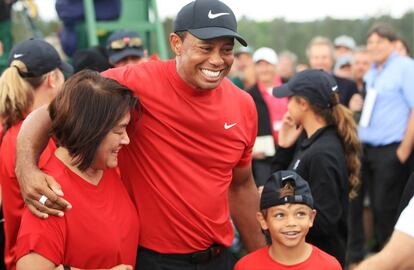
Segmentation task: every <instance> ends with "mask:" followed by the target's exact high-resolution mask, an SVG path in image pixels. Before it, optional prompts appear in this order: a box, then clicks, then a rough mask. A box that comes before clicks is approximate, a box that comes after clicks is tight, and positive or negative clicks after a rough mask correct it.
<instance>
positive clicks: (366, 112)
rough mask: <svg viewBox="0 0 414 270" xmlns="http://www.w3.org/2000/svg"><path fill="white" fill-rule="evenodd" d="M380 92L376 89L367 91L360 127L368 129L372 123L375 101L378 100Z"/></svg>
mask: <svg viewBox="0 0 414 270" xmlns="http://www.w3.org/2000/svg"><path fill="white" fill-rule="evenodd" d="M377 95H378V92H377V91H376V90H375V89H374V88H370V89H368V90H367V95H366V96H365V101H364V106H363V108H362V113H361V118H360V120H359V126H361V127H368V126H369V122H370V121H371V116H372V111H373V110H374V106H375V101H376V99H377Z"/></svg>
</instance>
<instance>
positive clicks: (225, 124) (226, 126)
mask: <svg viewBox="0 0 414 270" xmlns="http://www.w3.org/2000/svg"><path fill="white" fill-rule="evenodd" d="M235 125H237V123H233V124H227V123H224V129H229V128H232V127H234V126H235Z"/></svg>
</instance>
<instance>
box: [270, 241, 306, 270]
mask: <svg viewBox="0 0 414 270" xmlns="http://www.w3.org/2000/svg"><path fill="white" fill-rule="evenodd" d="M311 254H312V246H311V245H310V244H308V243H306V242H305V240H303V242H301V243H299V244H298V245H296V246H294V247H287V246H284V245H282V244H280V243H277V242H273V243H272V245H271V246H270V247H269V256H270V257H271V258H272V259H273V260H275V261H277V262H279V263H281V264H284V265H294V264H299V263H302V262H304V261H306V260H307V259H308V258H309V257H310V256H311Z"/></svg>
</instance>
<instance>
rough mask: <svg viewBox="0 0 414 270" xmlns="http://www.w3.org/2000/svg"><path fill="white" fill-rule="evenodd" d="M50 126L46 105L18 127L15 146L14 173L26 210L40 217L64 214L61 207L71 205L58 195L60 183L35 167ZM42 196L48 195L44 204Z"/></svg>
mask: <svg viewBox="0 0 414 270" xmlns="http://www.w3.org/2000/svg"><path fill="white" fill-rule="evenodd" d="M50 126H51V120H50V117H49V113H48V111H47V108H46V106H44V107H41V108H39V109H37V110H35V111H33V112H32V113H31V114H30V115H29V116H28V117H27V118H26V120H25V121H24V123H23V125H22V127H21V129H20V133H19V135H18V137H17V145H16V176H17V179H18V181H19V184H20V191H21V193H22V196H23V199H24V201H25V203H26V204H27V207H28V208H29V210H30V211H31V212H32V213H33V214H35V215H36V216H38V217H41V218H47V217H48V214H51V215H56V216H63V211H62V210H64V209H67V208H70V207H71V206H70V204H69V203H68V202H67V201H66V200H64V199H63V198H61V197H59V196H62V195H63V193H62V191H61V189H60V186H59V184H58V183H57V182H56V181H55V180H54V179H53V178H52V177H51V176H48V175H46V174H44V173H43V172H42V171H40V169H39V168H38V167H37V163H38V160H39V157H40V154H41V153H42V152H43V150H44V148H45V147H46V145H47V143H48V140H49V135H48V132H49V129H50ZM42 195H45V196H46V197H47V198H48V200H47V201H46V203H45V205H42V204H41V203H40V202H39V198H40V197H41V196H42Z"/></svg>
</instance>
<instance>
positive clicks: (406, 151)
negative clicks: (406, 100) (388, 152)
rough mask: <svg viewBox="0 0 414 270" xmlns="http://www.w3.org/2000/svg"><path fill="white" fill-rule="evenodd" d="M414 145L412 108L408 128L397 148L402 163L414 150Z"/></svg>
mask: <svg viewBox="0 0 414 270" xmlns="http://www.w3.org/2000/svg"><path fill="white" fill-rule="evenodd" d="M413 145H414V109H411V113H410V117H409V118H408V123H407V128H406V129H405V134H404V138H403V140H402V142H401V143H400V145H399V146H398V149H397V157H398V159H399V160H400V161H401V163H405V162H406V161H407V159H408V158H409V157H410V155H411V152H412V151H413Z"/></svg>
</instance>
